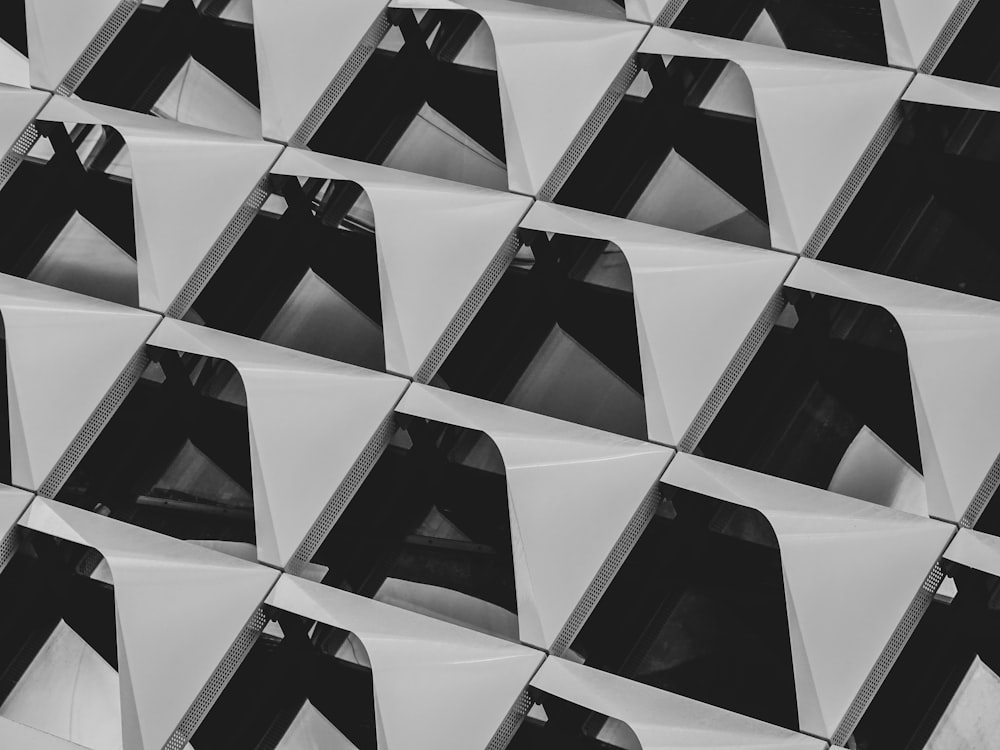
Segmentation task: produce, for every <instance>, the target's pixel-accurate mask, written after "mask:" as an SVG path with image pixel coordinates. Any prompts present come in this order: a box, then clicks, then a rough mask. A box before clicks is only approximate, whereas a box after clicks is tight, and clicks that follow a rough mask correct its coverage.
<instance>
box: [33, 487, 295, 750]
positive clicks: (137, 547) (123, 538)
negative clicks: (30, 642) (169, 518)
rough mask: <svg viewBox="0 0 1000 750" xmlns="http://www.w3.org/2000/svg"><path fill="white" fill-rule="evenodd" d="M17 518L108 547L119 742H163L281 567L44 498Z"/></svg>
mask: <svg viewBox="0 0 1000 750" xmlns="http://www.w3.org/2000/svg"><path fill="white" fill-rule="evenodd" d="M21 525H22V526H24V527H26V528H30V529H34V530H36V531H40V532H43V533H46V534H52V535H54V536H58V537H61V538H63V539H66V540H68V541H74V542H77V543H79V544H84V545H87V546H88V547H93V548H95V549H96V550H98V551H99V552H100V553H101V554H102V555H104V558H105V559H106V560H107V562H108V566H109V567H110V570H111V575H112V578H113V580H114V589H115V615H116V623H117V630H118V671H119V678H120V685H121V704H122V725H123V738H124V741H125V747H127V748H130V749H131V748H134V749H135V750H160V748H162V747H163V745H164V743H166V741H167V739H168V738H169V737H170V735H171V733H172V732H173V731H174V729H175V728H176V726H177V724H178V722H179V721H180V720H181V719H182V718H183V716H184V714H185V713H187V710H188V708H189V707H190V706H191V704H192V703H193V702H194V699H195V698H196V697H197V695H198V693H199V692H200V691H201V689H202V687H203V686H204V685H205V684H206V683H207V682H208V679H209V677H211V675H212V673H213V672H214V671H215V668H216V666H217V665H218V664H219V663H220V662H221V660H222V658H223V657H224V656H225V655H226V653H227V652H228V651H229V648H230V646H231V645H232V644H233V642H234V641H235V640H236V637H237V636H238V635H239V633H240V631H241V630H242V629H243V627H244V626H245V625H246V623H247V621H248V620H249V618H250V616H251V615H252V614H253V612H254V611H255V610H256V608H257V607H258V606H260V604H261V603H262V601H263V599H264V597H265V596H266V595H267V592H268V591H269V590H270V588H271V586H272V584H273V583H274V581H275V580H276V579H277V576H278V573H277V571H274V570H272V569H270V568H266V567H263V566H260V565H255V564H252V563H247V562H244V561H242V560H238V559H236V558H235V557H231V556H229V555H224V554H220V553H217V552H212V551H210V550H207V549H205V548H203V547H199V546H196V545H193V544H188V543H187V542H181V541H178V540H176V539H172V538H170V537H166V536H163V535H161V534H157V533H155V532H152V531H147V530H145V529H141V528H139V527H136V526H132V525H130V524H127V523H122V522H120V521H115V520H112V519H109V518H105V517H104V516H99V515H97V514H95V513H90V512H88V511H84V510H80V509H78V508H73V507H70V506H68V505H63V504H62V503H58V502H55V501H54V500H45V499H43V498H36V499H35V500H34V502H33V503H32V504H31V506H30V507H29V508H28V510H27V511H26V513H25V514H24V516H23V517H22V519H21Z"/></svg>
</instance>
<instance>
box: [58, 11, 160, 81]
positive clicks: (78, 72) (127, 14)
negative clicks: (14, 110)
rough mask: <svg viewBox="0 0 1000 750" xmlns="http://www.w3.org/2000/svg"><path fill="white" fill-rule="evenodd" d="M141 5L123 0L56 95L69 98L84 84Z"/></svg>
mask: <svg viewBox="0 0 1000 750" xmlns="http://www.w3.org/2000/svg"><path fill="white" fill-rule="evenodd" d="M141 4H142V2H141V0H122V1H121V2H120V3H119V4H118V7H117V8H115V9H114V12H112V14H111V15H110V16H108V20H107V21H105V22H104V25H103V26H102V27H101V30H100V31H98V32H97V35H96V36H94V38H93V39H91V40H90V44H88V45H87V48H86V49H85V50H84V51H83V54H82V55H80V57H79V58H77V61H76V62H75V63H74V64H73V67H72V68H70V70H69V73H67V74H66V77H65V78H63V79H62V81H61V82H60V83H59V85H58V86H56V90H55V93H57V94H62V95H63V96H69V95H70V94H72V93H73V92H74V91H76V88H77V86H79V85H80V84H81V83H83V79H84V78H86V76H87V73H89V72H90V70H91V68H93V67H94V65H95V64H96V63H97V61H98V60H99V59H100V57H101V55H103V54H104V50H106V49H107V48H108V47H109V46H110V44H111V42H112V41H114V38H115V37H116V36H118V32H119V31H121V30H122V28H123V27H124V26H125V24H126V22H127V21H128V19H129V18H131V17H132V14H133V13H135V12H136V11H137V10H138V9H139V6H140V5H141Z"/></svg>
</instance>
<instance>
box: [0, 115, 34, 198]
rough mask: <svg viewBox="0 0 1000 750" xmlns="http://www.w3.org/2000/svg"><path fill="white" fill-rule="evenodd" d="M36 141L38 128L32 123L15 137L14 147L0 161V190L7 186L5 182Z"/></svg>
mask: <svg viewBox="0 0 1000 750" xmlns="http://www.w3.org/2000/svg"><path fill="white" fill-rule="evenodd" d="M37 141H38V128H36V127H35V124H34V123H30V124H29V125H28V126H27V127H26V128H25V129H24V130H22V131H21V135H19V136H18V137H17V140H16V141H14V145H13V146H11V147H10V150H9V151H8V152H7V153H6V154H5V155H4V157H3V160H2V161H0V189H2V188H3V186H4V185H6V184H7V180H9V179H10V177H11V175H12V174H14V170H16V169H17V165H18V164H20V163H21V160H22V159H23V158H24V157H25V155H26V154H27V153H28V152H29V151H31V148H32V146H34V145H35V143H36V142H37Z"/></svg>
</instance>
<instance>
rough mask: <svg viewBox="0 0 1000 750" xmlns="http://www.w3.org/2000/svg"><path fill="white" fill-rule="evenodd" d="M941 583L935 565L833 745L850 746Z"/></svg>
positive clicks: (941, 578) (877, 662) (835, 733)
mask: <svg viewBox="0 0 1000 750" xmlns="http://www.w3.org/2000/svg"><path fill="white" fill-rule="evenodd" d="M942 580H944V571H943V570H942V568H941V564H940V563H934V567H933V568H931V571H930V573H928V574H927V577H926V578H925V579H924V582H923V584H922V585H921V587H920V591H918V592H917V594H916V596H914V597H913V601H912V602H911V603H910V606H909V607H908V608H907V610H906V614H904V615H903V619H902V620H900V621H899V624H898V625H896V629H895V630H894V631H893V633H892V637H891V638H890V639H889V642H888V643H887V644H886V646H885V648H884V649H882V653H881V654H880V655H879V658H878V661H876V662H875V666H874V667H872V670H871V672H869V673H868V678H867V679H866V680H865V682H864V684H863V685H862V686H861V690H860V691H858V694H857V696H855V698H854V701H853V702H852V703H851V706H850V708H849V709H848V710H847V713H846V714H845V715H844V718H843V720H842V721H841V722H840V726H838V727H837V731H836V732H834V734H833V737H831V738H830V739H831V740H832V741H833V744H835V745H845V746H846V745H847V739H848V738H849V737H850V736H851V733H852V732H853V731H854V728H855V727H856V726H857V725H858V722H859V721H861V717H862V716H863V715H864V713H865V711H866V710H867V708H868V705H869V704H870V703H871V702H872V699H873V698H874V697H875V694H876V693H877V692H878V689H879V687H880V686H881V685H882V682H883V681H884V680H885V678H886V675H888V674H889V670H890V669H892V665H893V664H895V663H896V659H897V658H898V657H899V655H900V653H902V651H903V647H904V646H905V645H906V642H907V641H908V640H910V636H911V635H913V631H914V630H916V627H917V625H918V624H919V623H920V618H922V617H923V616H924V613H925V612H926V611H927V608H928V607H930V605H931V602H932V601H933V600H934V594H935V593H937V590H938V587H939V586H940V585H941V581H942Z"/></svg>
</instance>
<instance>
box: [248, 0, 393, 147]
mask: <svg viewBox="0 0 1000 750" xmlns="http://www.w3.org/2000/svg"><path fill="white" fill-rule="evenodd" d="M385 3H386V0H333V1H331V0H253V33H254V45H255V48H256V52H257V80H258V83H259V85H260V109H261V119H262V121H263V130H264V136H265V137H266V138H273V139H275V140H278V141H285V142H287V141H288V139H289V138H291V137H292V135H293V134H294V133H295V131H296V129H298V127H299V125H301V124H302V121H303V120H305V118H306V116H307V115H308V114H309V112H310V110H311V109H312V108H313V106H314V105H315V104H316V102H317V101H318V100H319V98H320V97H321V96H322V95H323V92H324V91H325V90H326V87H327V86H328V85H329V84H330V82H331V81H333V79H334V77H336V75H337V73H338V72H339V71H340V69H341V68H342V67H343V66H344V63H346V62H347V60H348V58H349V57H350V56H351V54H352V53H353V52H354V49H355V47H357V46H358V43H359V42H360V41H361V39H362V37H364V35H365V33H366V32H367V31H368V28H369V27H370V26H371V25H372V23H374V21H375V19H376V18H377V17H378V15H379V13H381V12H382V9H383V8H384V7H385Z"/></svg>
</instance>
